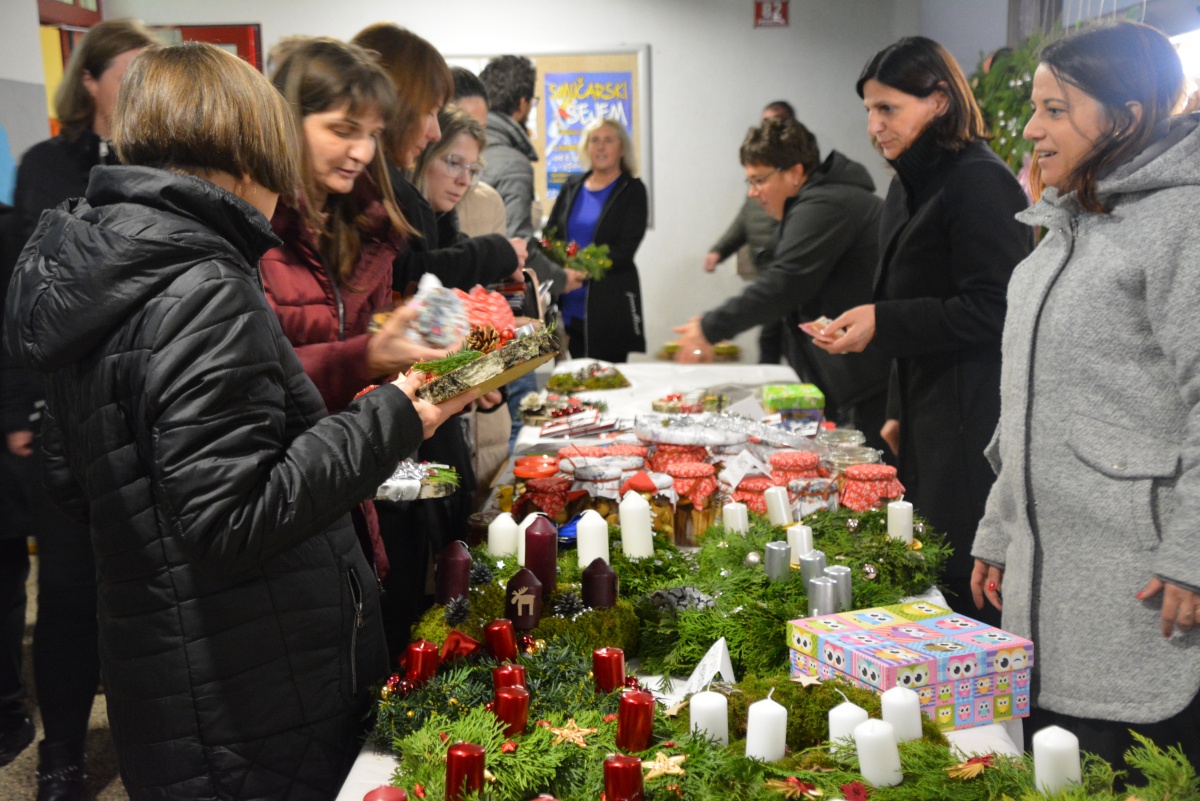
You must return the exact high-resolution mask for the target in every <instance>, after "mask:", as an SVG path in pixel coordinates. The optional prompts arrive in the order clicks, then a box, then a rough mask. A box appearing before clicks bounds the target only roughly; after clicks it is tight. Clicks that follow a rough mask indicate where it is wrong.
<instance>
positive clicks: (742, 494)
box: [732, 476, 775, 517]
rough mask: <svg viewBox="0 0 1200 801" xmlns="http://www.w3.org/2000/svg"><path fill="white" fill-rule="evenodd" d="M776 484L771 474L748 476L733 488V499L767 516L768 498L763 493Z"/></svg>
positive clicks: (756, 512)
mask: <svg viewBox="0 0 1200 801" xmlns="http://www.w3.org/2000/svg"><path fill="white" fill-rule="evenodd" d="M774 486H775V482H774V481H772V480H771V479H770V477H769V476H746V477H745V478H743V479H742V480H741V481H739V482H738V485H737V486H736V487H735V488H734V490H733V496H732V497H733V500H735V501H738V502H739V503H744V504H746V508H747V509H749V510H750V511H751V512H754V513H755V514H757V515H762V516H763V517H766V516H767V500H766V498H764V497H763V493H764V492H766V491H767V490H769V489H770V488H771V487H774Z"/></svg>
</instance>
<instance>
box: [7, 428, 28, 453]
mask: <svg viewBox="0 0 1200 801" xmlns="http://www.w3.org/2000/svg"><path fill="white" fill-rule="evenodd" d="M5 440H7V444H8V452H9V453H11V454H12V455H13V456H33V432H32V431H10V432H8V435H7V436H6V437H5Z"/></svg>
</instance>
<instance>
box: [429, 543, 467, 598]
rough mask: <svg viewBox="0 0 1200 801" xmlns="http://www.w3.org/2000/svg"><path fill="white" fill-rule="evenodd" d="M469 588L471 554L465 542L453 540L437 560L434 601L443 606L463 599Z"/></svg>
mask: <svg viewBox="0 0 1200 801" xmlns="http://www.w3.org/2000/svg"><path fill="white" fill-rule="evenodd" d="M470 586H471V554H470V553H469V552H468V551H467V544H466V543H465V542H463V541H462V540H455V541H454V542H452V543H450V544H449V545H447V546H446V549H445V550H444V551H442V557H441V559H439V560H438V565H437V591H436V596H435V600H436V601H437V602H438V603H439V604H443V605H445V604H448V603H450V601H451V600H452V599H454V598H465V597H466V595H467V592H468V590H469V589H470Z"/></svg>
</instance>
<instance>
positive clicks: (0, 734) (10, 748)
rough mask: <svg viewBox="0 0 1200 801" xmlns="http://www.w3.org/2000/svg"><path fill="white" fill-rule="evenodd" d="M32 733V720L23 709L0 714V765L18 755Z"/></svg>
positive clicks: (31, 736)
mask: <svg viewBox="0 0 1200 801" xmlns="http://www.w3.org/2000/svg"><path fill="white" fill-rule="evenodd" d="M33 735H34V728H33V721H31V720H30V719H29V716H28V715H26V714H25V713H24V712H23V711H21V712H17V713H15V714H12V715H3V716H0V767H3V766H5V765H7V764H8V763H9V762H12V761H13V760H14V759H16V758H17V757H18V756H20V755H21V752H22V751H24V750H25V747H26V746H27V745H29V744H30V743H31V742H33Z"/></svg>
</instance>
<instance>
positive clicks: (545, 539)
mask: <svg viewBox="0 0 1200 801" xmlns="http://www.w3.org/2000/svg"><path fill="white" fill-rule="evenodd" d="M525 567H527V568H529V569H530V570H532V571H533V574H534V575H535V576H537V577H538V581H540V582H542V597H543V598H549V597H550V596H551V595H554V593H555V591H556V590H557V589H558V529H557V528H555V527H554V523H552V522H551V521H550V518H548V517H542V516H541V515H538V517H537V519H535V520H534V521H533V522H532V523H530V524H529V528H527V529H525Z"/></svg>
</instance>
